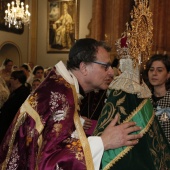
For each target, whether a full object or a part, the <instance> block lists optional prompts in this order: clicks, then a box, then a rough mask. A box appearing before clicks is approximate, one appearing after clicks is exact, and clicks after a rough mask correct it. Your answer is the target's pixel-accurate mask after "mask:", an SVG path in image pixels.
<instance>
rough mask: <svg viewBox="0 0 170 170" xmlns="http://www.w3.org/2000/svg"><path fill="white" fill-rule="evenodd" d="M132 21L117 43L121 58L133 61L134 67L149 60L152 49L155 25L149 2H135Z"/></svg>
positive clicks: (144, 0)
mask: <svg viewBox="0 0 170 170" xmlns="http://www.w3.org/2000/svg"><path fill="white" fill-rule="evenodd" d="M130 15H131V19H132V21H131V22H130V25H129V24H127V28H126V31H125V32H124V33H123V34H122V36H121V38H120V39H119V40H118V41H117V42H116V44H115V45H116V46H117V54H118V57H119V58H131V59H133V63H134V66H136V65H140V64H141V63H142V62H145V61H147V60H148V58H149V56H150V51H151V47H152V37H153V33H152V31H153V23H152V12H151V11H150V8H149V5H148V0H135V5H134V8H133V10H132V11H131V13H130Z"/></svg>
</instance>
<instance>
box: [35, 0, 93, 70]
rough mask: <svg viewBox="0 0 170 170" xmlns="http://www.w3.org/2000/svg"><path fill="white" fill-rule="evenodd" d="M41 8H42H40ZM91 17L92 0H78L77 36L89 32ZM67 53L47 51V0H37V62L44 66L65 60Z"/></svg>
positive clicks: (80, 36) (81, 36)
mask: <svg viewBox="0 0 170 170" xmlns="http://www.w3.org/2000/svg"><path fill="white" fill-rule="evenodd" d="M42 9H43V10H42ZM91 17H92V0H80V16H79V38H84V37H86V35H88V34H89V30H88V28H87V26H88V24H89V22H90V20H91ZM67 58H68V53H64V54H63V53H47V1H46V0H38V42H37V63H38V64H39V65H42V66H44V67H45V68H46V67H49V66H53V65H55V64H56V63H57V62H58V61H60V60H62V61H63V62H64V63H65V62H66V61H67Z"/></svg>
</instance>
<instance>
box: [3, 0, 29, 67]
mask: <svg viewBox="0 0 170 170" xmlns="http://www.w3.org/2000/svg"><path fill="white" fill-rule="evenodd" d="M25 2H26V4H27V2H28V0H25ZM28 35H29V27H28V26H25V27H24V32H23V34H15V33H10V32H6V31H1V30H0V50H1V48H2V46H3V45H4V44H6V43H9V44H13V45H14V46H16V47H17V49H18V52H19V55H20V56H19V57H18V58H17V59H16V63H15V54H14V56H13V55H12V53H8V55H9V56H8V58H9V59H12V60H13V61H14V64H17V65H18V61H19V65H20V64H22V63H23V62H26V61H27V59H28ZM0 54H2V53H0ZM6 57H7V56H0V65H1V63H2V61H3V60H4V58H6Z"/></svg>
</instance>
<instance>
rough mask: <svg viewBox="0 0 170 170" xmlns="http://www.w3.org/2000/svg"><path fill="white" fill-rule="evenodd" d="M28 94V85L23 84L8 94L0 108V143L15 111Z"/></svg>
mask: <svg viewBox="0 0 170 170" xmlns="http://www.w3.org/2000/svg"><path fill="white" fill-rule="evenodd" d="M29 94H30V90H29V88H28V87H25V86H24V85H22V86H20V87H19V88H17V89H16V90H14V91H13V92H12V93H11V94H10V96H9V98H8V100H7V101H6V102H5V103H4V105H3V106H2V108H1V109H0V143H1V142H2V139H3V137H4V135H5V133H6V131H7V130H8V128H9V126H10V124H11V123H12V121H13V119H14V117H15V115H16V113H17V111H18V110H19V108H20V106H21V105H22V103H23V102H24V101H25V99H26V98H27V97H28V95H29Z"/></svg>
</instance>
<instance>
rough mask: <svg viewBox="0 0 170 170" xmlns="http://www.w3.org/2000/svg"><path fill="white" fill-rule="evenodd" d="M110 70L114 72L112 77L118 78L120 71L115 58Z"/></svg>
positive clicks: (117, 60)
mask: <svg viewBox="0 0 170 170" xmlns="http://www.w3.org/2000/svg"><path fill="white" fill-rule="evenodd" d="M112 68H113V71H114V77H116V76H119V75H120V74H121V71H120V69H119V59H117V58H115V59H114V60H113V62H112Z"/></svg>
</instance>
